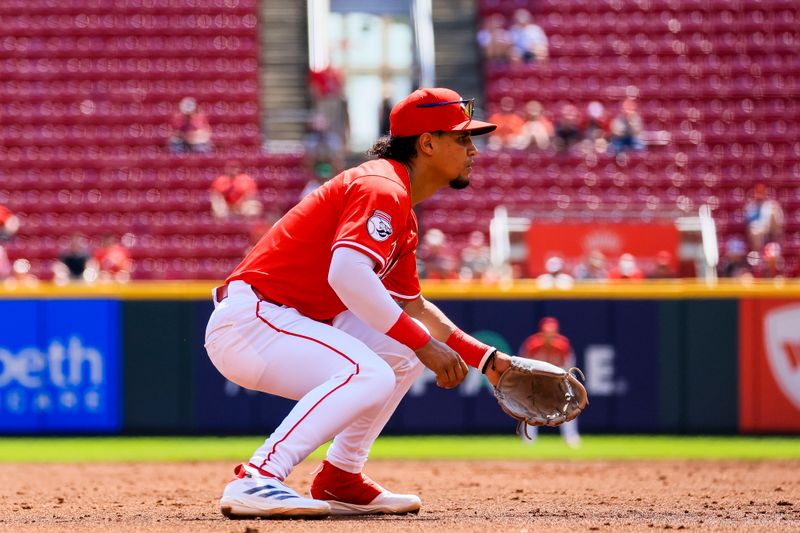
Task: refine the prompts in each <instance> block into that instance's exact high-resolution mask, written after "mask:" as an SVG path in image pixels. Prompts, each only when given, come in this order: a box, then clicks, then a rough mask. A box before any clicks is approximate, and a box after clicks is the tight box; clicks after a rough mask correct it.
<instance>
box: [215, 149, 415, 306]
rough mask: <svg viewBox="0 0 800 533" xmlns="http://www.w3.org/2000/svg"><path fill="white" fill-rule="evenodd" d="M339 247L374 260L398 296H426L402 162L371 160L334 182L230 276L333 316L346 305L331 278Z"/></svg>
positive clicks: (282, 222) (273, 297) (283, 223)
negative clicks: (332, 285)
mask: <svg viewBox="0 0 800 533" xmlns="http://www.w3.org/2000/svg"><path fill="white" fill-rule="evenodd" d="M339 246H346V247H349V248H353V249H355V250H358V251H359V252H361V253H364V254H366V255H368V256H369V257H371V258H372V259H374V260H375V262H376V267H375V270H376V273H377V274H378V276H379V277H380V278H381V280H382V281H383V285H384V286H385V287H386V289H387V290H388V291H389V293H390V294H391V295H392V296H394V297H396V298H400V299H406V300H411V299H414V298H416V297H417V296H419V294H420V286H419V278H418V277H417V261H416V249H417V218H416V215H415V214H414V211H413V210H412V209H411V182H410V180H409V176H408V172H407V171H406V169H405V167H404V166H403V165H402V164H401V163H398V162H397V161H391V160H387V159H377V160H374V161H368V162H366V163H364V164H362V165H360V166H358V167H355V168H352V169H349V170H346V171H344V172H342V173H341V174H339V175H338V176H336V177H334V178H333V179H331V180H329V181H328V182H327V183H325V184H324V185H322V186H321V187H320V188H318V189H317V190H315V191H314V192H312V193H311V194H309V195H308V196H306V197H305V198H303V199H302V200H301V201H300V203H298V204H297V205H296V206H295V207H293V208H292V209H291V210H290V211H289V212H288V213H286V215H284V216H283V218H281V219H280V220H279V221H278V222H277V223H276V224H275V225H274V226H272V228H270V230H269V231H267V233H265V234H264V236H263V237H261V239H260V240H259V241H258V242H257V243H256V245H255V246H254V247H253V249H252V250H251V251H250V253H248V254H247V256H246V257H245V258H244V260H243V261H242V262H241V263H240V264H239V266H238V267H236V269H235V270H234V271H233V273H232V274H231V275H230V276H228V279H227V280H226V282H231V281H234V280H243V281H245V282H247V283H249V284H250V285H252V286H254V287H255V288H256V289H258V290H259V291H260V292H261V293H262V294H264V296H266V297H267V298H269V299H270V300H273V301H275V302H278V303H281V304H284V305H287V306H289V307H294V308H295V309H297V310H298V311H299V312H300V313H302V314H303V315H305V316H307V317H309V318H313V319H315V320H320V321H326V320H330V319H332V318H333V317H335V316H336V315H338V314H339V313H341V312H342V311H344V310H345V309H346V307H345V305H344V304H343V303H342V301H341V300H339V297H338V296H336V293H335V292H334V291H333V289H332V288H331V286H330V285H329V284H328V271H329V270H330V265H331V257H332V255H333V250H335V249H336V248H338V247H339Z"/></svg>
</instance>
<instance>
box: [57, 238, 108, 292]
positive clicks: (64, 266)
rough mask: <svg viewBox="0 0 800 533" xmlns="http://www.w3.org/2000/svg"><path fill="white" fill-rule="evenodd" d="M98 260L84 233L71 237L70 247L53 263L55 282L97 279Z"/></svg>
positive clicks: (61, 283)
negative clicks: (90, 248)
mask: <svg viewBox="0 0 800 533" xmlns="http://www.w3.org/2000/svg"><path fill="white" fill-rule="evenodd" d="M96 279H97V262H96V261H95V260H94V259H93V258H92V254H91V253H90V252H89V247H88V244H87V239H86V237H84V236H83V235H80V234H77V233H76V234H74V235H72V237H70V243H69V248H67V250H65V251H64V252H63V253H62V254H61V255H59V257H58V260H57V261H55V262H54V263H53V282H55V283H56V284H57V285H63V284H65V283H68V282H71V281H95V280H96Z"/></svg>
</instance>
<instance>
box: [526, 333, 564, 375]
mask: <svg viewBox="0 0 800 533" xmlns="http://www.w3.org/2000/svg"><path fill="white" fill-rule="evenodd" d="M519 355H520V357H527V358H529V359H539V360H541V361H547V362H548V363H551V364H554V365H556V366H559V367H561V368H567V367H569V366H572V365H573V364H574V362H573V358H574V356H573V354H572V346H570V344H569V340H568V339H567V338H566V337H565V336H563V335H556V337H555V339H553V343H552V346H545V344H544V335H542V334H541V333H535V334H533V335H531V336H530V337H528V338H527V339H526V340H525V342H524V343H522V348H521V349H520V354H519Z"/></svg>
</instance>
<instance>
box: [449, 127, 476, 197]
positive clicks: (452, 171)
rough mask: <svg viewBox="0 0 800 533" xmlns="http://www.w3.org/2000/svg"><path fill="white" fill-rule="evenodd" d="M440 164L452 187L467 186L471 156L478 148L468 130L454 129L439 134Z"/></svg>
mask: <svg viewBox="0 0 800 533" xmlns="http://www.w3.org/2000/svg"><path fill="white" fill-rule="evenodd" d="M440 137H441V140H442V141H443V142H442V143H441V160H440V161H441V166H442V167H443V168H442V173H443V175H444V176H446V177H447V178H448V183H449V185H450V187H451V188H453V189H464V188H466V187H468V186H469V175H470V173H471V172H472V158H473V157H475V155H476V154H477V153H478V149H477V148H475V145H474V144H473V143H472V136H471V135H470V134H469V132H462V131H455V132H445V133H443V134H441V136H440Z"/></svg>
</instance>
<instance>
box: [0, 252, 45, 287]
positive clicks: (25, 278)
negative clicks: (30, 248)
mask: <svg viewBox="0 0 800 533" xmlns="http://www.w3.org/2000/svg"><path fill="white" fill-rule="evenodd" d="M0 262H2V261H0ZM1 278H2V274H0V279H1ZM38 283H39V278H37V277H36V276H35V275H34V274H33V272H31V262H30V261H28V260H27V259H22V258H20V259H17V260H16V261H14V263H13V264H12V266H11V275H10V276H9V277H8V278H6V280H5V281H4V282H3V284H4V285H5V287H6V288H10V289H13V288H17V287H33V286H34V285H37V284H38Z"/></svg>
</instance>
